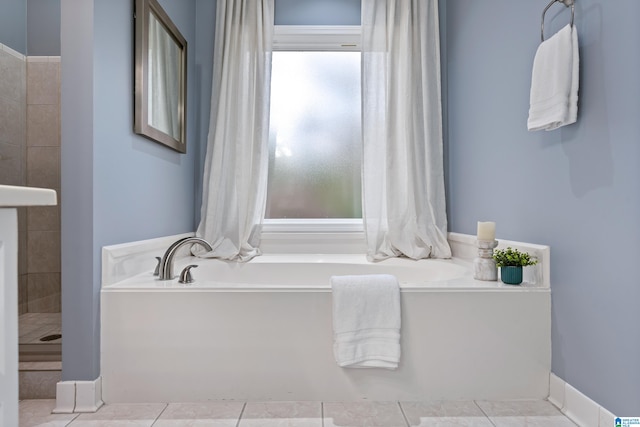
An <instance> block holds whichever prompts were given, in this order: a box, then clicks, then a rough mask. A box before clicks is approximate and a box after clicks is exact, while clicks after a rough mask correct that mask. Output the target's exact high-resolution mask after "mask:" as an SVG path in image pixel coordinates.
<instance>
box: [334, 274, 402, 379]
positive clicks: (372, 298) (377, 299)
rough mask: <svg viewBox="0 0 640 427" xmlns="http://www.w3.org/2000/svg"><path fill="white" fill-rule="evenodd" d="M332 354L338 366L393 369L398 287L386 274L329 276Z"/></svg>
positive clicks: (397, 356)
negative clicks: (331, 299) (331, 305)
mask: <svg viewBox="0 0 640 427" xmlns="http://www.w3.org/2000/svg"><path fill="white" fill-rule="evenodd" d="M331 289H332V292H333V294H332V297H333V338H334V344H333V353H334V356H335V358H336V362H338V365H339V366H342V367H349V368H387V369H396V368H397V367H398V362H399V361H400V287H399V286H398V281H397V279H396V278H395V277H394V276H391V275H388V274H376V275H364V276H333V277H331Z"/></svg>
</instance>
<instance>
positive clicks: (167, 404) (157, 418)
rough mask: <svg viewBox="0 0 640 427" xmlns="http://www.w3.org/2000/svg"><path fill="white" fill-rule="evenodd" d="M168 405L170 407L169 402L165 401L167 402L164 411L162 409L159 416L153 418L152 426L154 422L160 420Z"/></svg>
mask: <svg viewBox="0 0 640 427" xmlns="http://www.w3.org/2000/svg"><path fill="white" fill-rule="evenodd" d="M168 407H169V403H168V402H167V403H165V404H164V408H162V411H160V413H159V414H158V416H157V417H156V419H155V420H153V422H152V423H151V426H150V427H153V426H154V424H155V423H156V421H158V420H159V419H160V417H161V416H162V414H164V411H166V410H167V408H168Z"/></svg>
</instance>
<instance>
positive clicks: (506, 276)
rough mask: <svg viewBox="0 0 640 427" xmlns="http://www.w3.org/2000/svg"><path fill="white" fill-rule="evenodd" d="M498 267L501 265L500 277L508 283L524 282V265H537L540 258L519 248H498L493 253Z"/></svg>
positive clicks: (517, 283)
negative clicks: (537, 258)
mask: <svg viewBox="0 0 640 427" xmlns="http://www.w3.org/2000/svg"><path fill="white" fill-rule="evenodd" d="M493 259H494V260H495V262H496V267H500V278H501V279H502V282H504V283H506V284H508V285H519V284H520V283H522V267H526V266H528V265H536V264H537V263H538V260H536V259H532V258H531V255H529V254H528V253H526V252H520V251H519V250H517V249H511V248H507V249H498V250H496V251H495V252H494V253H493Z"/></svg>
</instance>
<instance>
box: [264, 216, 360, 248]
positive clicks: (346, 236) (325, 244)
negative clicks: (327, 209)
mask: <svg viewBox="0 0 640 427" xmlns="http://www.w3.org/2000/svg"><path fill="white" fill-rule="evenodd" d="M260 249H261V250H262V252H263V253H278V254H282V253H316V254H317V253H326V254H329V253H343V254H354V253H360V254H362V253H365V252H366V241H365V236H364V227H363V224H362V220H361V219H295V220H293V219H277V220H276V219H268V220H265V221H264V223H263V226H262V237H261V243H260Z"/></svg>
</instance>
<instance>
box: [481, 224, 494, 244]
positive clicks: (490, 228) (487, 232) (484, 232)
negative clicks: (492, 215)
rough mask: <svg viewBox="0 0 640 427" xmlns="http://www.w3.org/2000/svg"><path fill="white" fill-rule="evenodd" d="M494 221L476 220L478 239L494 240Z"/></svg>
mask: <svg viewBox="0 0 640 427" xmlns="http://www.w3.org/2000/svg"><path fill="white" fill-rule="evenodd" d="M495 239H496V223H495V222H490V221H487V222H481V221H478V240H495Z"/></svg>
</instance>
